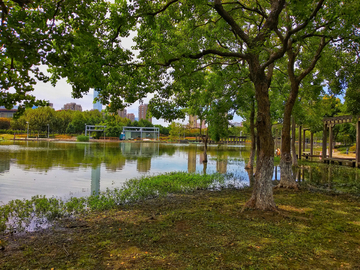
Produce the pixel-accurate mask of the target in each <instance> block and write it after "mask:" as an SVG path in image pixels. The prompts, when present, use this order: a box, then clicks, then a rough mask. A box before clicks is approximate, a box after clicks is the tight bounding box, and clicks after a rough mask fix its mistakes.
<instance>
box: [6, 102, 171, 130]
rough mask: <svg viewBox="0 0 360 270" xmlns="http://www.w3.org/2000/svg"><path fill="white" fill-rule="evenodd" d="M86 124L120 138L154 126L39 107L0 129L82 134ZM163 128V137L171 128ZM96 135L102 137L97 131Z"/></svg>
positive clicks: (111, 116)
mask: <svg viewBox="0 0 360 270" xmlns="http://www.w3.org/2000/svg"><path fill="white" fill-rule="evenodd" d="M85 125H103V126H106V129H105V134H106V136H108V137H118V136H119V135H120V134H121V132H122V128H123V127H124V126H139V127H154V125H153V124H152V123H150V122H149V121H148V120H145V119H141V120H140V121H133V122H131V121H130V119H128V118H122V117H120V116H119V115H115V114H112V113H109V112H106V111H105V112H104V113H103V112H99V111H98V110H93V111H84V112H80V111H70V110H61V111H55V110H54V109H52V108H50V107H39V108H36V109H26V110H25V112H24V114H22V115H21V116H20V117H19V118H14V119H8V118H0V130H8V131H10V130H12V131H14V130H22V131H26V130H27V128H28V127H29V130H30V131H31V132H37V133H42V132H47V131H48V129H49V131H50V133H52V134H54V133H56V134H82V133H84V132H85ZM155 126H156V127H159V128H160V133H161V134H163V135H168V134H169V128H167V127H163V126H161V125H155ZM92 135H93V136H95V137H96V136H100V135H101V134H99V133H98V132H94V134H92Z"/></svg>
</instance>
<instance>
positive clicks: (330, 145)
mask: <svg viewBox="0 0 360 270" xmlns="http://www.w3.org/2000/svg"><path fill="white" fill-rule="evenodd" d="M332 151H333V129H332V125H331V124H330V125H329V158H332Z"/></svg>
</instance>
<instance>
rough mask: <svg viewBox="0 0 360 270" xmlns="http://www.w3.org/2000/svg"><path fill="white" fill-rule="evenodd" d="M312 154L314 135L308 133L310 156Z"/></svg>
mask: <svg viewBox="0 0 360 270" xmlns="http://www.w3.org/2000/svg"><path fill="white" fill-rule="evenodd" d="M313 154H314V133H312V132H310V156H312V155H313Z"/></svg>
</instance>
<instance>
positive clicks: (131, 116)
mask: <svg viewBox="0 0 360 270" xmlns="http://www.w3.org/2000/svg"><path fill="white" fill-rule="evenodd" d="M126 118H129V119H130V121H131V122H134V121H135V114H133V113H128V114H127V115H126Z"/></svg>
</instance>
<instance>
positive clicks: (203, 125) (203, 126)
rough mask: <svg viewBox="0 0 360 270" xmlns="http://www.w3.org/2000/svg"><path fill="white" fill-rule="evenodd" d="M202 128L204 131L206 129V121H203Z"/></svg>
mask: <svg viewBox="0 0 360 270" xmlns="http://www.w3.org/2000/svg"><path fill="white" fill-rule="evenodd" d="M201 128H202V129H204V128H206V123H205V120H202V122H201Z"/></svg>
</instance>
